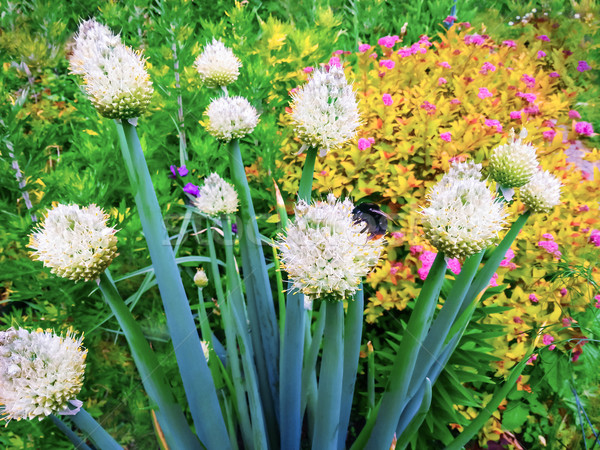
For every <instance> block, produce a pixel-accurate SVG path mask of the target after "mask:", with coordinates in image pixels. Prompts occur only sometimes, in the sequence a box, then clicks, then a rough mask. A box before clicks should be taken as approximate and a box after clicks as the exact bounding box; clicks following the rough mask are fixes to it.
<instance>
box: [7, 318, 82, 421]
mask: <svg viewBox="0 0 600 450" xmlns="http://www.w3.org/2000/svg"><path fill="white" fill-rule="evenodd" d="M82 340H83V337H79V338H75V336H74V335H73V334H71V333H67V334H66V336H57V335H55V334H54V333H52V332H51V331H43V330H41V329H38V330H37V331H34V332H30V331H28V330H25V329H22V328H21V329H18V330H17V329H14V328H9V329H8V330H5V331H0V386H2V389H0V405H1V406H0V418H2V419H5V420H8V421H10V420H12V419H16V420H20V419H33V418H38V419H39V420H42V419H43V418H44V417H46V416H48V415H50V414H56V413H59V414H60V413H61V412H63V411H65V410H68V409H69V407H68V406H69V405H68V404H69V403H70V402H71V403H72V404H75V403H76V402H78V401H77V400H76V399H75V397H76V396H77V394H79V391H80V390H81V385H82V383H83V373H84V370H85V358H86V356H87V350H84V349H83V348H82V347H81V343H82Z"/></svg>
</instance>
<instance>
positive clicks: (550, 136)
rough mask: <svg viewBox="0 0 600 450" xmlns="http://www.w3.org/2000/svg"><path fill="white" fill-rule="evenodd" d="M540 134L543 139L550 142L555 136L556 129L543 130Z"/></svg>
mask: <svg viewBox="0 0 600 450" xmlns="http://www.w3.org/2000/svg"><path fill="white" fill-rule="evenodd" d="M542 136H544V139H545V140H547V141H548V142H552V141H553V140H554V136H556V131H554V130H548V131H544V132H543V133H542Z"/></svg>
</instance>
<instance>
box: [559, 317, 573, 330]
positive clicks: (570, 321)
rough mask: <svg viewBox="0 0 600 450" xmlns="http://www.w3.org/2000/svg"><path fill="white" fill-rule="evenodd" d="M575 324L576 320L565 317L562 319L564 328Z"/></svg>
mask: <svg viewBox="0 0 600 450" xmlns="http://www.w3.org/2000/svg"><path fill="white" fill-rule="evenodd" d="M573 322H575V320H573V318H572V317H563V318H562V323H563V327H565V328H566V327H570V326H571V325H572V324H573Z"/></svg>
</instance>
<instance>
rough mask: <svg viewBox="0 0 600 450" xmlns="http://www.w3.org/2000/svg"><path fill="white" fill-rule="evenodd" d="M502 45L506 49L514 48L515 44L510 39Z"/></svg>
mask: <svg viewBox="0 0 600 450" xmlns="http://www.w3.org/2000/svg"><path fill="white" fill-rule="evenodd" d="M502 45H506V46H507V47H512V48H516V46H517V43H516V42H515V41H513V40H511V39H508V40H506V41H502Z"/></svg>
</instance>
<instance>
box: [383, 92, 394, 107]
mask: <svg viewBox="0 0 600 450" xmlns="http://www.w3.org/2000/svg"><path fill="white" fill-rule="evenodd" d="M381 99H382V100H383V104H384V105H385V106H391V105H393V104H394V99H393V98H392V96H391V95H390V94H383V97H381Z"/></svg>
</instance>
